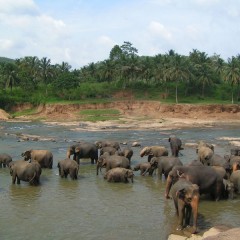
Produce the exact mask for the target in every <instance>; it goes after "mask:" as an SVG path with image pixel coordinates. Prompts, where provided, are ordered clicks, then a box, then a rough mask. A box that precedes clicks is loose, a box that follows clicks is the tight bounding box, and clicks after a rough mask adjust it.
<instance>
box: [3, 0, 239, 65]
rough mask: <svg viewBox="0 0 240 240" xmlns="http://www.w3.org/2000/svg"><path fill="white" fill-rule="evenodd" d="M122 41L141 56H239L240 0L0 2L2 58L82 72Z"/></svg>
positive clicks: (18, 0) (29, 0)
mask: <svg viewBox="0 0 240 240" xmlns="http://www.w3.org/2000/svg"><path fill="white" fill-rule="evenodd" d="M124 41H128V42H130V43H132V45H133V47H135V48H137V50H138V55H139V56H143V55H145V56H155V55H157V54H165V53H168V52H169V50H171V49H172V50H174V51H175V52H176V53H178V54H182V55H189V53H190V52H192V50H193V49H197V50H198V51H201V52H205V53H206V54H207V55H208V56H212V55H213V54H217V55H220V57H222V58H223V59H224V60H227V59H228V58H231V57H232V56H236V55H238V54H240V1H239V0H7V1H6V0H0V56H1V57H8V58H13V59H17V58H22V57H26V56H37V57H38V58H40V59H41V58H43V57H47V58H49V59H51V63H52V64H56V63H59V64H61V63H62V62H67V63H69V64H70V65H71V66H72V68H76V69H78V68H81V67H83V66H85V65H88V64H90V63H92V62H98V61H103V60H105V59H108V58H109V53H110V51H111V49H112V48H113V47H114V46H115V45H119V46H121V45H122V44H123V43H124Z"/></svg>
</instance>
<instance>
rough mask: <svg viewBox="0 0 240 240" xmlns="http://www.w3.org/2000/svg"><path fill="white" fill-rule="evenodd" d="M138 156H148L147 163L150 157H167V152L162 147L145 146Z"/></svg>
mask: <svg viewBox="0 0 240 240" xmlns="http://www.w3.org/2000/svg"><path fill="white" fill-rule="evenodd" d="M140 156H141V157H143V156H148V162H150V160H151V158H152V157H161V156H168V150H167V148H166V147H164V146H147V147H145V148H143V149H142V150H141V152H140Z"/></svg>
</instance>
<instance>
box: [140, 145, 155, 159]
mask: <svg viewBox="0 0 240 240" xmlns="http://www.w3.org/2000/svg"><path fill="white" fill-rule="evenodd" d="M151 154H152V148H151V147H145V148H143V149H142V150H141V152H140V156H141V157H143V156H147V155H151Z"/></svg>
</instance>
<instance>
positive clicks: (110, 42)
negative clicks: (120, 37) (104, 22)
mask: <svg viewBox="0 0 240 240" xmlns="http://www.w3.org/2000/svg"><path fill="white" fill-rule="evenodd" d="M98 42H99V43H100V44H102V45H104V46H107V47H111V46H113V45H115V44H116V43H115V42H114V41H113V40H112V39H111V38H110V37H108V36H100V37H99V38H98Z"/></svg>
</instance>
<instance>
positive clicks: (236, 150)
mask: <svg viewBox="0 0 240 240" xmlns="http://www.w3.org/2000/svg"><path fill="white" fill-rule="evenodd" d="M230 152H231V155H233V156H240V147H234V148H231V149H230Z"/></svg>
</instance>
